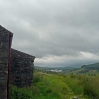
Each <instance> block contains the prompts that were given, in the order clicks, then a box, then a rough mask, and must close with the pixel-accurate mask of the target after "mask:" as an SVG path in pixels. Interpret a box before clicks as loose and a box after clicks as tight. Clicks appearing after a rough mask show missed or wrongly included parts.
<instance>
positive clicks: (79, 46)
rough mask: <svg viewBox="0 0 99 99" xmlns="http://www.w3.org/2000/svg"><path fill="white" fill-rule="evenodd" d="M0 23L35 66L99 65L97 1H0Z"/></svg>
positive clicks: (98, 9)
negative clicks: (32, 60) (12, 35)
mask: <svg viewBox="0 0 99 99" xmlns="http://www.w3.org/2000/svg"><path fill="white" fill-rule="evenodd" d="M0 24H1V25H2V26H3V27H5V28H7V29H8V30H10V31H11V32H12V33H14V37H13V44H12V47H13V48H14V49H17V50H20V51H23V52H26V53H28V54H31V55H33V56H36V59H35V62H34V63H35V65H39V66H46V67H47V66H48V67H49V66H50V67H55V66H56V67H57V66H70V65H73V64H74V66H75V64H89V63H94V62H99V0H0Z"/></svg>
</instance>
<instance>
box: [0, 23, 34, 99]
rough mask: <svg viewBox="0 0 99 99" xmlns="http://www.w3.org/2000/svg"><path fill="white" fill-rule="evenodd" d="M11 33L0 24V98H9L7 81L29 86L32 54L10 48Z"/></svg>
mask: <svg viewBox="0 0 99 99" xmlns="http://www.w3.org/2000/svg"><path fill="white" fill-rule="evenodd" d="M12 37H13V33H11V32H10V31H8V30H7V29H5V28H4V27H2V26H1V25H0V99H9V83H11V84H12V85H16V86H18V87H24V86H30V85H31V84H32V81H33V67H34V64H33V62H34V59H35V57H34V56H31V55H28V54H26V53H23V52H20V51H17V50H14V49H11V42H12Z"/></svg>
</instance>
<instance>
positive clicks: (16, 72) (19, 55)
mask: <svg viewBox="0 0 99 99" xmlns="http://www.w3.org/2000/svg"><path fill="white" fill-rule="evenodd" d="M34 59H35V57H34V56H31V55H29V54H26V53H23V52H20V51H17V50H15V49H12V50H11V67H10V81H11V84H12V85H16V86H18V87H24V86H30V85H31V84H32V81H33V67H34V64H33V62H34Z"/></svg>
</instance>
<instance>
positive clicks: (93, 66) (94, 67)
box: [81, 63, 99, 70]
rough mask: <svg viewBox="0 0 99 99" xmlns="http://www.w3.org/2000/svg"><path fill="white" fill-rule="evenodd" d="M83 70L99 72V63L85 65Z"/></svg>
mask: <svg viewBox="0 0 99 99" xmlns="http://www.w3.org/2000/svg"><path fill="white" fill-rule="evenodd" d="M81 68H84V69H87V70H99V63H95V64H89V65H83V66H81Z"/></svg>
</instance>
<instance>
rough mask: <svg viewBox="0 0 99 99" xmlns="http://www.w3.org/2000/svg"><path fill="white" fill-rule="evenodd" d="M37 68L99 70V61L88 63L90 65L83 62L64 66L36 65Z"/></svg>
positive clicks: (81, 70)
mask: <svg viewBox="0 0 99 99" xmlns="http://www.w3.org/2000/svg"><path fill="white" fill-rule="evenodd" d="M35 69H39V70H54V69H58V70H62V71H67V70H72V71H76V70H77V71H78V70H79V71H80V72H88V71H89V70H99V62H98V63H93V64H88V65H82V64H75V65H71V66H67V67H66V66H64V67H40V66H35Z"/></svg>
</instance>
